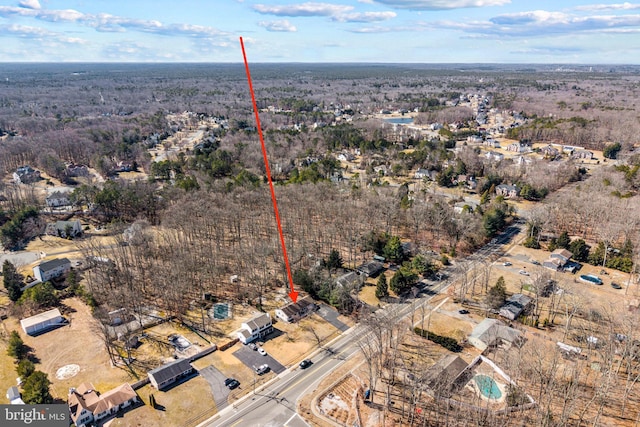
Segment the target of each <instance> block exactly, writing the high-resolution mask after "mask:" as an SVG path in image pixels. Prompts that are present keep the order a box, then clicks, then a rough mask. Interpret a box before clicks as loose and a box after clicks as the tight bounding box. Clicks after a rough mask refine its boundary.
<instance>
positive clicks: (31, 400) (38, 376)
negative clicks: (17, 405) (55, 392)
mask: <svg viewBox="0 0 640 427" xmlns="http://www.w3.org/2000/svg"><path fill="white" fill-rule="evenodd" d="M50 385H51V381H49V377H48V376H47V374H45V373H44V372H41V371H35V372H34V373H32V374H31V375H30V376H29V378H27V379H26V381H25V382H24V385H23V386H22V390H23V392H22V400H24V402H25V403H28V404H32V405H42V404H47V403H51V402H53V398H52V397H51V393H50V392H49V386H50Z"/></svg>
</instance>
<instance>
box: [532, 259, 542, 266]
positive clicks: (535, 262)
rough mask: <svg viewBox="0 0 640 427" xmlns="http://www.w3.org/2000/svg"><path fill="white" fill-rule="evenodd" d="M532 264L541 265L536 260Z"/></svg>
mask: <svg viewBox="0 0 640 427" xmlns="http://www.w3.org/2000/svg"><path fill="white" fill-rule="evenodd" d="M531 264H533V265H540V263H539V262H538V261H536V260H535V259H534V260H533V261H531Z"/></svg>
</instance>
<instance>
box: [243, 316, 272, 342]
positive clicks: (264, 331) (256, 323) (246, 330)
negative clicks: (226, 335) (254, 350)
mask: <svg viewBox="0 0 640 427" xmlns="http://www.w3.org/2000/svg"><path fill="white" fill-rule="evenodd" d="M271 332H273V324H272V322H271V316H270V315H269V313H260V314H258V315H256V316H254V317H252V318H251V319H249V320H247V321H246V322H244V323H242V325H241V329H240V330H239V331H238V339H239V340H240V342H242V344H248V343H250V342H252V341H255V340H257V339H258V338H262V337H264V336H265V335H268V334H270V333H271Z"/></svg>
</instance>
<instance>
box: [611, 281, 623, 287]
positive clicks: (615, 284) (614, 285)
mask: <svg viewBox="0 0 640 427" xmlns="http://www.w3.org/2000/svg"><path fill="white" fill-rule="evenodd" d="M611 287H612V288H613V289H622V286H620V285H619V284H617V283H616V282H611Z"/></svg>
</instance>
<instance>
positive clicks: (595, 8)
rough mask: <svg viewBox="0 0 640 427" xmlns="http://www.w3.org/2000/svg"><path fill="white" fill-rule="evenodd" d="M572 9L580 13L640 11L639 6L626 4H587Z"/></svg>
mask: <svg viewBox="0 0 640 427" xmlns="http://www.w3.org/2000/svg"><path fill="white" fill-rule="evenodd" d="M574 9H575V10H581V11H603V10H634V9H640V4H633V3H628V2H625V3H615V4H589V5H585V6H576V7H575V8H574Z"/></svg>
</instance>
